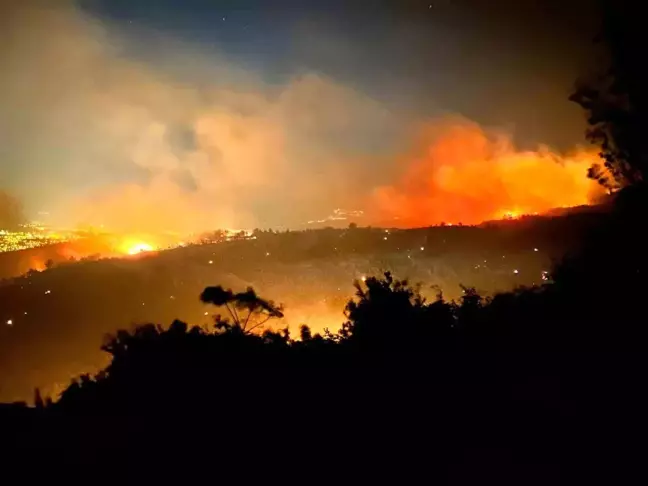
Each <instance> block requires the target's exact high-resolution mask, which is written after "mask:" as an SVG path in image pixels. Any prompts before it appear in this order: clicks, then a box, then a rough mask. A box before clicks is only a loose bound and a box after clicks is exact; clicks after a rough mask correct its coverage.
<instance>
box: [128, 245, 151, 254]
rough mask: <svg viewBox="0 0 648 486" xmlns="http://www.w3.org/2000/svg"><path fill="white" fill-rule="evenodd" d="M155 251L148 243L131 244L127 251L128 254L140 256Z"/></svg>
mask: <svg viewBox="0 0 648 486" xmlns="http://www.w3.org/2000/svg"><path fill="white" fill-rule="evenodd" d="M153 250H154V248H153V247H152V246H151V245H149V244H148V243H143V242H139V243H133V244H129V246H128V248H127V249H126V253H128V254H129V255H138V254H140V253H146V252H149V251H153Z"/></svg>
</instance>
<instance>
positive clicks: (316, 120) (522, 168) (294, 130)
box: [0, 0, 593, 233]
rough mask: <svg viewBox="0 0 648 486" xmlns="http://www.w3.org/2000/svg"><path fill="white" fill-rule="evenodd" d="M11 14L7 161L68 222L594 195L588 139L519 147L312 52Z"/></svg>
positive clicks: (491, 206) (522, 203)
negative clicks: (340, 70)
mask: <svg viewBox="0 0 648 486" xmlns="http://www.w3.org/2000/svg"><path fill="white" fill-rule="evenodd" d="M0 15H1V17H2V18H3V19H4V20H3V22H4V25H3V28H2V29H0V30H1V32H0V40H1V42H2V45H3V46H6V47H4V48H3V49H2V52H1V53H0V68H1V69H2V72H3V76H2V77H1V78H0V106H2V107H3V108H2V110H0V127H1V130H0V151H2V152H1V155H2V161H3V163H2V166H1V168H0V171H1V173H0V175H1V176H2V180H3V181H4V184H5V185H6V186H7V187H6V188H8V189H9V190H11V191H12V192H15V193H16V194H17V195H19V196H20V197H21V199H22V200H23V201H24V202H25V206H26V208H27V209H29V210H30V212H31V214H34V213H35V211H37V210H47V211H49V212H51V214H52V217H53V218H54V219H55V222H56V223H57V224H63V225H68V226H74V225H79V224H92V225H99V224H103V225H105V226H106V227H108V228H112V229H118V230H124V231H135V230H137V231H150V232H155V231H157V232H160V231H177V232H182V233H186V232H191V231H199V230H204V229H212V228H219V227H231V228H249V227H254V226H262V227H268V226H276V225H284V226H295V225H298V224H300V223H302V222H304V221H306V220H308V219H313V218H312V217H313V216H318V215H323V214H329V213H330V211H331V210H332V209H333V208H335V207H345V208H349V209H365V210H367V212H368V213H369V214H372V215H373V216H372V218H374V219H375V220H376V221H387V220H392V219H393V218H400V221H401V222H403V224H433V223H438V222H441V221H446V222H452V221H462V222H464V223H473V222H479V221H481V220H483V219H487V218H490V217H497V216H498V215H499V214H500V213H501V212H502V211H508V210H511V211H513V210H516V211H517V210H523V211H544V210H547V209H550V208H551V207H553V206H555V205H560V206H562V205H575V204H583V203H586V202H587V201H588V199H589V198H590V197H591V195H592V190H593V189H592V186H591V183H590V181H587V180H586V179H585V172H586V168H587V166H588V165H589V163H590V162H591V161H592V160H593V159H592V155H591V153H589V152H584V153H581V154H578V155H574V156H573V157H571V158H569V159H563V158H561V157H560V156H558V155H554V154H551V153H549V151H548V149H541V150H540V153H531V152H528V151H526V152H524V153H520V154H517V153H516V152H515V149H514V147H513V143H512V141H511V137H510V135H509V134H502V133H500V134H498V135H497V136H496V137H495V138H494V139H493V138H489V136H487V135H486V131H484V130H483V129H482V128H480V127H479V126H478V125H477V124H475V123H473V122H470V121H468V120H466V119H464V118H461V117H458V116H455V115H452V116H447V117H443V118H442V119H438V118H437V119H434V120H430V119H429V117H428V116H426V115H419V114H416V115H414V114H412V111H411V109H409V108H408V109H405V108H403V109H402V110H399V109H398V108H397V107H395V106H394V105H390V104H387V103H386V102H384V101H381V100H379V99H377V98H376V97H372V96H370V95H368V94H366V93H363V92H361V91H360V90H359V89H358V88H356V87H353V85H351V84H345V83H343V82H341V81H339V80H336V79H334V78H332V77H330V76H327V75H325V74H323V73H321V72H318V71H316V70H315V69H310V68H307V67H305V68H304V69H303V70H301V71H300V72H298V73H296V74H295V73H293V74H292V75H291V76H290V77H289V78H288V79H287V80H285V81H282V82H280V83H273V82H269V81H268V80H267V79H264V78H263V76H261V75H260V74H259V73H257V72H255V71H254V70H252V69H249V68H244V67H242V66H241V65H237V64H236V63H235V62H233V61H232V60H230V59H227V58H226V57H225V56H224V55H223V54H222V53H219V52H216V51H215V50H214V49H211V48H209V47H206V46H202V45H197V44H192V43H189V42H185V41H181V40H179V39H176V38H173V37H169V36H166V35H164V34H162V33H159V32H155V31H151V30H147V29H144V28H140V29H138V28H137V27H133V28H132V30H128V29H124V28H117V27H115V26H114V25H111V24H110V23H109V22H107V21H105V20H104V21H99V20H98V18H96V17H94V16H92V15H90V14H88V13H87V12H85V11H81V10H80V9H79V8H78V7H76V6H75V5H74V3H73V2H71V1H67V0H60V1H54V2H45V1H37V0H30V1H22V2H16V3H15V4H14V5H3V6H2V7H0ZM322 38H323V37H322ZM321 45H327V44H326V43H325V42H324V43H323V44H321ZM133 46H136V49H134V48H133ZM134 50H135V51H138V54H137V55H136V54H135V53H134ZM385 69H387V70H388V66H385ZM565 103H567V102H566V101H565ZM421 126H424V127H426V128H423V129H421ZM431 127H432V128H431ZM417 214H418V215H417Z"/></svg>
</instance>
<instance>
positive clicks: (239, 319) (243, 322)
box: [200, 285, 283, 333]
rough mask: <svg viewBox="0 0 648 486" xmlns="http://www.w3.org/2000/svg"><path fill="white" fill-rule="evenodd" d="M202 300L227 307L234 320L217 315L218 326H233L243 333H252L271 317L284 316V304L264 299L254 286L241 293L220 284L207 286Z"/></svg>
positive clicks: (201, 297) (224, 327)
mask: <svg viewBox="0 0 648 486" xmlns="http://www.w3.org/2000/svg"><path fill="white" fill-rule="evenodd" d="M200 300H201V301H203V302H205V303H206V304H213V305H215V306H217V307H225V308H226V309H227V312H228V313H229V315H230V318H231V320H232V322H231V324H230V323H229V322H228V321H227V320H222V319H220V318H219V317H217V326H218V327H219V328H222V329H228V328H229V327H230V326H233V327H234V328H235V329H238V330H240V331H241V332H243V333H250V332H252V331H254V330H255V329H258V328H260V327H262V326H263V325H265V324H266V323H267V322H268V321H270V320H271V319H281V318H282V317H283V306H281V305H277V304H275V303H274V302H273V301H271V300H265V299H262V298H261V297H259V296H258V295H257V294H256V292H255V291H254V289H253V288H252V287H248V289H247V290H246V291H245V292H239V293H234V292H232V290H231V289H227V290H225V289H224V288H223V287H221V286H220V285H219V286H216V287H207V288H206V289H205V290H204V291H203V293H202V294H201V295H200Z"/></svg>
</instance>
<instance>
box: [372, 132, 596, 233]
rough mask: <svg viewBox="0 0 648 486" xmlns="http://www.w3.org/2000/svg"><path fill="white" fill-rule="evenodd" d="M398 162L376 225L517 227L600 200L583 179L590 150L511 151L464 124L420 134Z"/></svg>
mask: <svg viewBox="0 0 648 486" xmlns="http://www.w3.org/2000/svg"><path fill="white" fill-rule="evenodd" d="M402 160H403V166H404V168H403V171H402V173H401V175H400V177H399V179H398V180H397V182H396V183H395V184H393V185H389V186H383V187H379V188H378V189H377V190H375V191H374V193H373V195H372V198H371V202H372V206H373V207H374V208H377V211H378V215H377V217H378V219H380V220H381V221H382V222H387V221H396V224H397V225H398V226H402V227H415V226H427V225H434V224H440V223H448V224H451V223H452V224H457V223H463V224H478V223H481V222H483V221H487V220H493V219H517V218H519V217H520V216H522V215H527V214H541V213H546V212H548V211H549V210H551V209H554V208H566V207H574V206H580V205H585V204H590V203H591V202H593V201H594V200H595V199H596V198H597V197H600V196H601V195H602V194H603V193H604V190H603V189H602V187H601V186H599V185H598V184H597V183H596V182H595V181H593V180H591V179H588V177H587V170H588V168H589V167H591V166H592V164H593V163H596V162H597V161H598V160H599V157H598V155H597V153H596V151H595V150H583V149H579V150H576V151H574V152H573V153H571V154H568V155H565V156H563V155H559V154H557V153H554V152H552V151H551V150H550V149H549V148H548V147H539V148H538V149H537V150H535V151H518V150H516V149H515V147H514V145H513V142H512V140H511V137H510V136H507V135H505V134H501V133H494V134H491V133H487V132H486V131H485V130H484V129H482V128H481V127H480V126H479V125H477V124H476V123H473V122H470V121H467V120H464V119H457V120H450V121H443V122H439V123H435V124H432V125H431V126H428V127H426V128H425V129H424V130H423V133H422V136H421V137H420V142H419V144H418V145H417V146H416V147H415V150H414V151H413V153H412V154H411V155H410V156H409V157H405V158H403V159H402ZM391 224H393V223H391Z"/></svg>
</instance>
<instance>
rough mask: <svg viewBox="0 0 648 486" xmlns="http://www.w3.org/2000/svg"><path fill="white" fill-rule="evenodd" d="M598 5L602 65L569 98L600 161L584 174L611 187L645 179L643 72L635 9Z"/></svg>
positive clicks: (647, 109) (647, 95)
mask: <svg viewBox="0 0 648 486" xmlns="http://www.w3.org/2000/svg"><path fill="white" fill-rule="evenodd" d="M603 7H604V8H603V10H604V18H603V26H602V30H601V32H600V34H599V35H598V36H597V38H596V39H595V41H596V43H597V44H599V45H603V46H604V47H605V48H606V57H607V61H606V64H607V65H606V66H605V67H604V68H602V69H601V70H600V71H599V72H597V73H595V74H594V75H593V76H589V77H587V78H584V79H580V80H578V82H577V83H576V89H575V92H574V93H573V94H572V95H571V97H570V100H571V101H574V102H576V103H577V104H579V105H580V106H581V107H583V108H584V109H585V111H586V112H587V115H588V120H587V121H588V124H589V129H588V131H587V138H588V139H589V140H590V141H591V142H592V143H594V144H596V145H598V146H600V147H601V156H602V158H603V160H604V165H603V166H601V165H594V166H592V168H591V169H590V171H589V175H590V177H592V178H594V179H596V180H598V181H599V183H601V184H602V185H603V186H605V187H606V188H608V189H609V190H611V191H614V190H617V189H619V188H622V187H625V186H628V185H634V184H638V183H640V182H645V181H647V180H648V179H647V176H648V172H647V171H648V147H647V146H646V142H645V136H646V135H645V134H646V132H647V131H648V90H646V85H647V82H648V75H647V74H646V70H645V66H644V63H643V58H644V54H645V45H644V44H643V43H642V40H643V38H644V34H643V26H642V25H640V23H639V22H640V21H639V20H638V19H640V18H642V16H641V14H640V12H637V9H636V8H635V7H633V6H632V4H631V3H630V2H628V1H626V0H621V1H615V2H611V1H609V0H605V1H604V2H603Z"/></svg>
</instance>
